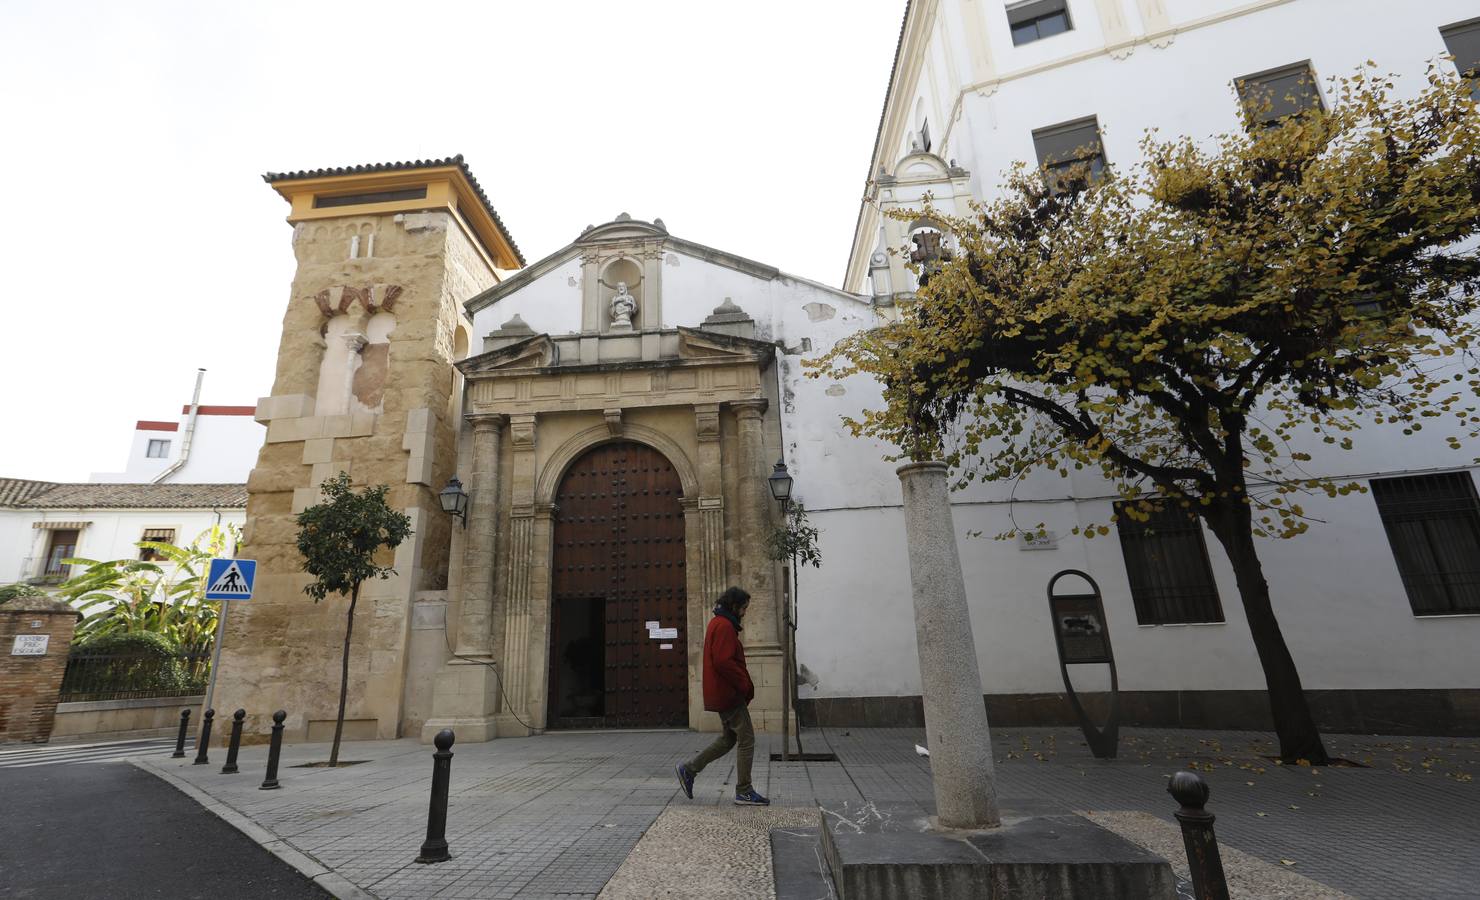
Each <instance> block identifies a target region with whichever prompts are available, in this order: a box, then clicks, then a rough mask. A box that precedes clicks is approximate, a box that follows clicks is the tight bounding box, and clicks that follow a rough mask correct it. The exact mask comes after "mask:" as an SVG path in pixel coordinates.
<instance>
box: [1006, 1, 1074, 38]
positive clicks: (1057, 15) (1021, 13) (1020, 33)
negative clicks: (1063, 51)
mask: <svg viewBox="0 0 1480 900" xmlns="http://www.w3.org/2000/svg"><path fill="white" fill-rule="evenodd" d="M1056 19H1063V27H1062V28H1059V29H1058V30H1055V31H1047V32H1045V30H1044V29H1045V23H1049V25H1048V27H1053V25H1055V24H1057V23H1056V22H1055V20H1056ZM1007 28H1008V31H1009V32H1010V33H1011V36H1012V45H1013V46H1014V47H1021V46H1024V45H1025V44H1032V43H1036V42H1037V41H1041V40H1044V39H1046V38H1051V37H1054V36H1056V35H1060V34H1068V33H1069V32H1071V31H1073V30H1074V17H1073V16H1071V15H1070V14H1069V0H1031V2H1028V3H1022V4H1019V5H1017V6H1010V7H1008V8H1007Z"/></svg>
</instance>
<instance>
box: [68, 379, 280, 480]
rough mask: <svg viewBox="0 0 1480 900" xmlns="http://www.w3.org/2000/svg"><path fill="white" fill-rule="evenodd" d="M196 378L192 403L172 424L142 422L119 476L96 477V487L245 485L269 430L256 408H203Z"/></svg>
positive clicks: (135, 426) (181, 411)
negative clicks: (142, 484)
mask: <svg viewBox="0 0 1480 900" xmlns="http://www.w3.org/2000/svg"><path fill="white" fill-rule="evenodd" d="M204 375H205V370H204V369H202V370H201V371H200V374H199V375H198V376H197V382H196V395H195V400H196V402H195V403H193V404H192V403H186V404H184V405H183V406H181V407H180V415H179V417H178V418H176V419H173V420H163V421H161V420H148V419H141V420H139V421H138V422H137V423H136V424H135V425H134V433H133V435H132V436H131V437H130V438H129V452H128V462H127V463H126V464H125V465H124V469H123V471H122V472H94V473H93V474H92V475H91V476H89V477H88V480H89V481H94V482H112V483H129V482H156V483H165V482H168V483H172V484H229V483H231V484H234V483H245V482H246V480H247V474H248V473H249V472H251V471H252V466H254V465H256V463H257V451H258V450H260V449H262V440H263V438H264V437H265V435H266V431H267V429H266V428H264V427H263V426H262V423H260V422H258V421H257V420H256V419H255V418H253V416H254V414H255V413H256V411H257V408H256V407H255V406H214V405H209V404H201V403H199V400H200V381H199V379H200V378H201V377H203V376H204Z"/></svg>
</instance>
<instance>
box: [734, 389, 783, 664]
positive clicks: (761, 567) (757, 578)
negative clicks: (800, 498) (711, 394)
mask: <svg viewBox="0 0 1480 900" xmlns="http://www.w3.org/2000/svg"><path fill="white" fill-rule="evenodd" d="M730 406H732V407H733V408H734V410H735V415H736V417H737V418H738V419H739V435H738V438H739V445H740V461H739V462H740V484H739V492H740V496H739V497H737V498H735V499H736V504H735V505H736V507H737V513H738V515H737V521H738V524H739V526H740V541H739V545H740V547H742V548H743V549H744V553H743V554H742V555H741V559H740V574H741V578H742V579H743V584H741V587H743V588H744V589H745V590H746V591H748V592H750V611H749V612H748V613H747V614H746V617H745V619H746V621H745V632H746V634H745V636H746V637H748V638H749V639H750V640H748V641H746V649H747V650H749V649H750V647H751V646H752V645H751V642H752V641H753V642H755V645H756V646H758V647H761V648H766V649H768V650H775V651H777V652H779V650H780V646H781V630H780V626H779V624H778V622H779V617H778V616H777V615H776V612H777V610H776V578H775V575H776V564H775V563H774V562H772V561H771V560H770V559H767V558H766V533H767V531H768V530H769V529H770V527H771V507H772V506H774V505H775V503H776V501H775V500H773V499H772V498H771V488H770V486H769V485H768V484H767V483H766V474H767V473H768V472H770V470H771V467H770V465H769V464H768V463H767V462H766V459H765V433H764V431H763V430H762V428H763V422H764V418H763V416H764V414H765V412H766V401H765V400H763V399H762V400H740V401H737V402H734V403H731V404H730Z"/></svg>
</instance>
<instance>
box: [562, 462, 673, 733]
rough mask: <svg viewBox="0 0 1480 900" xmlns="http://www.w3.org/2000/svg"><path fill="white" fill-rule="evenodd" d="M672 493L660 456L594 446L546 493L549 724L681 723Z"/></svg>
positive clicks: (669, 473) (666, 465) (669, 476)
mask: <svg viewBox="0 0 1480 900" xmlns="http://www.w3.org/2000/svg"><path fill="white" fill-rule="evenodd" d="M682 494H683V488H682V486H681V484H680V482H679V478H678V474H677V473H676V472H675V471H674V470H673V465H672V463H670V462H669V461H668V459H667V458H666V457H664V456H663V454H661V453H659V452H658V451H657V450H654V449H653V448H651V447H649V446H647V445H645V444H638V443H634V442H631V441H620V442H617V443H611V444H603V445H601V446H599V447H596V448H594V449H592V450H590V451H588V452H587V453H585V454H584V455H582V456H581V457H579V458H578V459H576V461H575V462H574V463H572V464H571V466H570V468H569V469H567V470H566V472H565V475H564V476H563V478H562V479H561V482H560V488H559V490H558V491H557V492H556V496H555V505H556V514H555V515H556V519H555V535H554V544H555V548H554V550H555V552H554V572H553V583H552V584H551V588H552V602H551V622H550V694H549V697H550V702H549V707H548V708H549V716H548V719H549V722H548V724H549V726H550V727H551V728H591V727H615V728H639V727H649V728H650V727H663V726H684V725H687V724H688V660H687V653H686V650H685V646H686V644H685V641H686V640H687V636H686V634H685V631H686V628H685V617H686V612H685V599H686V597H685V590H684V588H685V572H684V518H683V509H682V507H681V506H680V505H679V499H680V497H681V496H682Z"/></svg>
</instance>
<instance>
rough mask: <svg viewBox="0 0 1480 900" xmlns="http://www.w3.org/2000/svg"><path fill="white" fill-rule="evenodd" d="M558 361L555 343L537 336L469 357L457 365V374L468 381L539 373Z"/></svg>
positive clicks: (542, 335)
mask: <svg viewBox="0 0 1480 900" xmlns="http://www.w3.org/2000/svg"><path fill="white" fill-rule="evenodd" d="M558 359H559V354H558V351H557V350H556V347H555V342H554V341H552V340H550V336H549V335H548V334H537V335H535V336H534V337H531V338H526V339H524V340H522V341H520V342H519V343H517V344H510V345H509V346H507V347H500V348H499V349H497V350H490V351H488V352H487V353H482V354H479V355H478V356H470V357H468V358H467V359H465V360H463V361H462V362H459V363H457V370H458V371H459V372H461V373H463V375H464V376H465V377H467V378H476V377H478V376H479V375H492V374H495V373H501V372H506V371H509V370H511V369H512V370H518V369H540V368H544V367H546V366H553V365H555V363H556V362H557V361H558Z"/></svg>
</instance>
